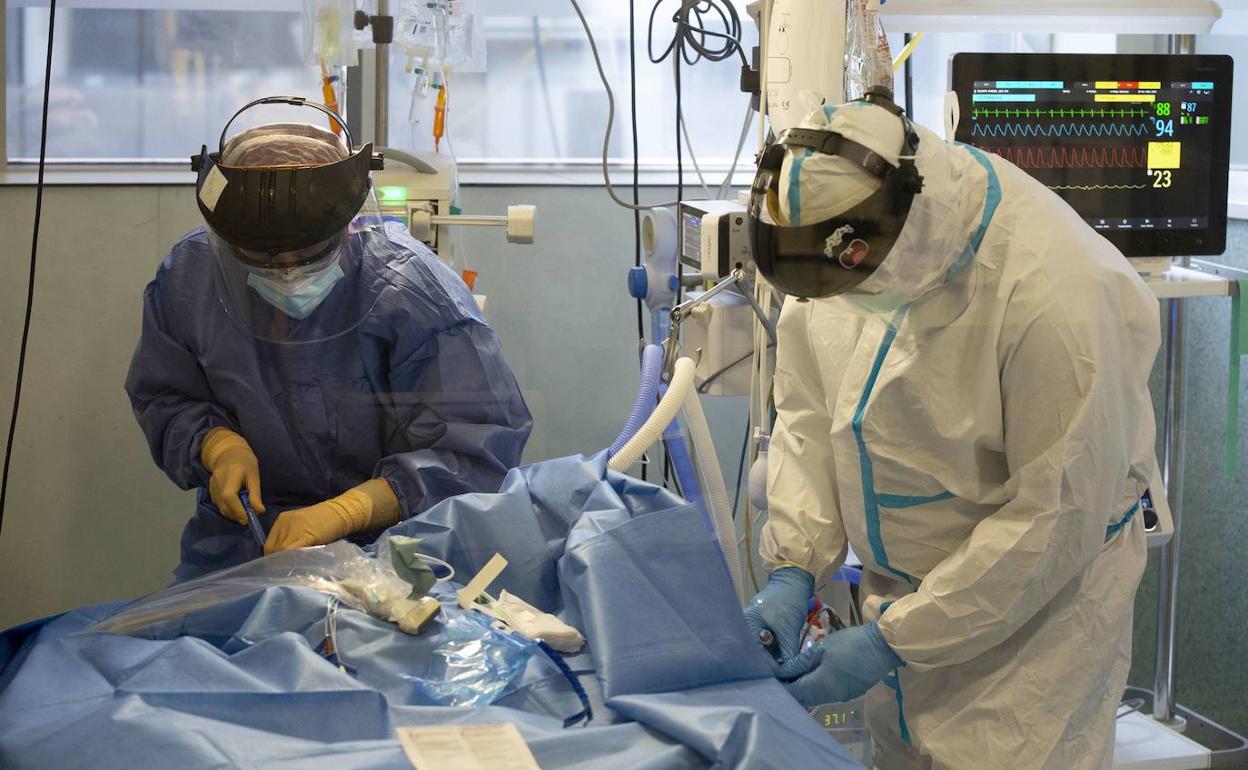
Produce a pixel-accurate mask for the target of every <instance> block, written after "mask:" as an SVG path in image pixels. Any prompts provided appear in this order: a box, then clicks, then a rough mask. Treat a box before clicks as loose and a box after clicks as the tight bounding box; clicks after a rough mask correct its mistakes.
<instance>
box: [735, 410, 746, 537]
mask: <svg viewBox="0 0 1248 770" xmlns="http://www.w3.org/2000/svg"><path fill="white" fill-rule="evenodd" d="M749 449H750V415H749V414H748V413H747V414H746V415H745V437H744V438H743V439H742V440H741V459H740V460H738V461H737V493H736V494H735V495H734V496H733V498H732V520H733V521H736V520H737V503H739V502H741V480H742V479H743V478H745V456H746V454H748V453H749Z"/></svg>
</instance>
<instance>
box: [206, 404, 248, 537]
mask: <svg viewBox="0 0 1248 770" xmlns="http://www.w3.org/2000/svg"><path fill="white" fill-rule="evenodd" d="M199 459H200V462H202V463H203V464H204V467H205V468H207V469H208V472H209V473H210V474H212V478H211V479H209V481H208V496H209V497H211V498H212V502H213V504H214V505H215V506H217V510H218V511H220V512H221V515H222V516H224V517H225V518H227V519H229V520H230V521H233V522H236V523H238V524H241V525H242V526H244V527H245V526H247V512H246V511H245V510H243V501H242V500H240V499H239V497H238V493H239V492H241V491H243V490H246V491H247V495H248V497H250V499H251V505H252V507H253V508H255V510H256V512H257V513H264V501H263V500H261V499H260V462H259V461H258V460H256V454H255V452H253V451H251V445H250V444H248V443H247V439H245V438H243V437H242V436H240V435H238V434H237V433H235V432H234V431H232V430H230V429H229V428H213V429H212V430H210V431H208V434H207V435H206V436H204V440H203V442H202V443H201V444H200V447H199Z"/></svg>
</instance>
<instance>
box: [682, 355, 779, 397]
mask: <svg viewBox="0 0 1248 770" xmlns="http://www.w3.org/2000/svg"><path fill="white" fill-rule="evenodd" d="M767 347H768V349H770V348H774V347H775V345H774V344H769V345H768V346H767ZM753 357H754V351H753V350H751V351H750V352H749V353H746V354H745V355H743V356H741V357H740V358H738V359H737V360H735V361H733V362H732V363H730V364H725V365H724V366H723V367H721V368H720V369H718V370H717V371H714V372H712V373H711V374H708V375H707V377H706V379H705V380H703V381H702V384H701V385H699V386H698V392H699V393H705V392H706V391H707V389H708V388H710V387H711V385H713V384H714V383H715V380H718V379H719V378H720V377H723V376H724V375H725V374H727V373H728V371H729V370H730V369H735V368H736V367H738V366H740V365H741V364H743V363H745V362H746V361H749V360H750V359H751V358H753Z"/></svg>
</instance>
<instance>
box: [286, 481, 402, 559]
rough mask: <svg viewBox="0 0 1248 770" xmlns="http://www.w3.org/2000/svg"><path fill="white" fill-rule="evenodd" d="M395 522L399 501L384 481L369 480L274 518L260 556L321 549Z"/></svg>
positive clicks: (397, 517)
mask: <svg viewBox="0 0 1248 770" xmlns="http://www.w3.org/2000/svg"><path fill="white" fill-rule="evenodd" d="M398 521H399V499H398V497H396V496H395V494H394V490H393V489H391V488H390V484H389V483H388V482H387V481H386V480H385V479H369V480H368V481H365V482H364V483H363V484H360V485H359V486H357V487H354V488H352V489H348V490H347V491H346V492H343V493H342V494H341V495H338V496H337V497H335V498H332V499H330V500H326V501H325V502H323V503H317V504H316V505H311V506H308V507H307V508H295V509H293V510H289V511H286V512H285V513H283V514H281V515H280V516H278V517H277V523H275V524H274V525H273V529H272V530H270V531H269V539H268V540H267V541H265V543H264V553H265V555H266V556H267V555H269V554H271V553H276V552H278V551H285V550H288V549H290V548H302V547H304V546H309V545H324V544H326V543H332V542H334V541H335V540H341V539H342V538H344V537H347V536H348V535H353V534H355V533H356V532H363V531H365V530H369V529H379V528H381V527H388V526H390V525H391V524H396V523H398Z"/></svg>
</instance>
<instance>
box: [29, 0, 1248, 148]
mask: <svg viewBox="0 0 1248 770" xmlns="http://www.w3.org/2000/svg"><path fill="white" fill-rule="evenodd" d="M581 3H582V7H583V8H584V9H585V11H586V13H587V15H588V16H589V19H590V24H591V27H592V28H593V30H594V34H595V36H596V38H597V41H598V47H599V51H600V53H601V55H602V60H603V66H604V68H605V70H606V72H607V76H608V78H609V79H610V80H611V83H612V85H613V86H614V88H615V90H616V115H615V122H614V126H613V131H612V137H611V142H610V145H609V146H608V153H609V155H610V157H611V158H612V160H614V161H628V160H630V159H631V153H632V135H631V130H630V126H629V122H630V116H629V114H628V103H629V88H628V86H629V78H628V73H629V55H628V54H629V51H628V31H629V19H628V5H627V4H626V3H624V2H622V0H581ZM98 4H99V6H100V7H98V8H91V7H87V6H90V5H91V3H90V2H86V1H80V2H76V3H75V4H74V5H73V7H69V8H61V9H58V13H57V37H56V45H55V56H54V65H53V67H54V69H53V89H52V93H51V99H50V106H49V136H48V156H49V158H51V159H53V160H55V161H63V162H71V161H87V162H102V161H104V162H107V161H118V162H130V163H133V162H168V163H182V162H184V159H185V158H186V157H188V156H189V155H190V154H191V153H193V152H195V151H196V150H197V149H198V147H199V145H200V144H204V143H208V144H211V143H212V142H213V141H215V136H216V133H217V132H218V131H219V130H220V127H221V126H222V125H223V124H224V122H225V121H226V120H227V119H228V118H229V117H230V115H231V114H233V112H234V110H235V109H237V108H238V107H239V106H241V105H242V104H244V103H245V102H247V101H249V100H251V99H253V98H256V97H258V96H263V95H269V94H275V93H282V94H298V95H305V96H309V97H313V98H319V96H320V85H319V74H320V70H319V67H317V66H313V65H311V64H309V63H308V62H307V61H306V60H305V58H304V54H303V31H302V25H301V12H300V9H301V3H300V2H299V0H253V1H252V2H235V1H234V0H228V1H226V2H215V3H209V2H207V1H206V0H173V1H172V2H156V1H155V0H99V3H98ZM738 5H739V6H743V5H744V4H743V3H738ZM635 6H636V14H637V16H636V18H635V24H636V29H637V35H638V41H637V63H636V67H637V78H638V81H637V108H638V115H637V122H638V136H639V145H640V146H639V152H640V156H641V160H642V163H643V164H645V165H648V166H651V167H656V168H666V167H671V166H672V165H673V164H674V162H675V156H676V124H675V117H674V109H673V105H674V100H675V89H674V85H673V76H672V67H671V62H670V60H668V61H667V62H665V63H663V64H653V63H651V62H650V61H649V57H648V55H647V52H646V30H647V24H648V22H649V14H650V10H651V8H652V6H653V4H652V3H651V2H649V1H648V0H638V2H636V3H635ZM480 7H481V9H482V10H483V11H484V13H483V23H482V32H483V37H484V41H485V50H486V55H485V62H484V64H485V66H484V68H483V69H482V68H472V67H469V68H465V69H464V70H463V71H456V72H452V73H451V76H450V89H449V90H448V94H449V95H450V105H451V109H450V121H449V129H448V135H449V136H450V140H451V141H450V146H451V147H452V148H453V149H454V151H455V153H456V156H457V157H458V158H459V159H460V160H461V161H466V162H474V161H475V162H485V163H496V164H514V165H532V164H547V163H560V164H583V165H586V166H589V165H592V164H594V163H597V161H598V159H599V157H600V154H601V151H602V141H603V129H604V126H605V123H606V118H607V100H606V97H605V95H604V93H603V91H602V87H601V84H600V82H599V80H598V75H597V72H596V70H595V67H594V62H593V58H592V56H591V54H590V48H589V45H588V44H587V42H586V40H585V35H584V32H583V30H582V29H581V27H580V24H579V22H578V20H577V18H576V16H575V15H574V13H573V12H572V8H571V5H570V3H567V2H566V1H565V0H480ZM210 9H211V10H210ZM47 16H48V14H47V8H46V3H40V2H35V1H34V0H10V2H8V4H7V12H6V18H5V22H6V34H5V104H6V132H7V155H8V157H9V159H10V160H13V161H22V160H29V159H32V158H34V157H36V156H37V154H38V149H39V121H40V107H41V100H42V85H43V65H44V55H45V50H44V45H45V40H46V33H47ZM668 17H670V12H667V13H664V12H663V10H662V8H661V9H660V12H659V13H658V14H657V19H656V24H655V46H656V48H659V49H661V48H663V47H664V45H665V42H664V40H665V36H667V37H670V34H671V24H670V21H668V20H667V18H668ZM743 27H744V36H743V45H744V46H745V47H746V49H747V50H749V49H750V48H752V47H753V46H754V45H755V44H756V43H757V32H756V30H755V29H754V27H753V24H752V23H750V22H748V21H745V22H744V23H743ZM890 37H891V38H893V46H894V50H900V48H901V36H900V35H893V36H890ZM1064 37H1068V38H1069V39H1066V40H1063V39H1062V38H1064ZM1117 40H1118V42H1116V39H1115V37H1114V36H1112V35H1111V36H1051V35H969V34H968V35H951V34H941V35H929V36H927V38H926V39H925V40H924V41H923V43H922V44H921V45H920V46H919V48H918V49H917V50H916V52H915V57H914V88H913V91H914V94H915V109H916V117H917V120H918V121H919V122H920V123H923V124H925V125H928V126H929V127H932V128H933V129H935V130H938V131H939V128H940V125H941V120H940V111H941V103H942V101H943V94H944V91H945V78H946V77H947V74H946V73H947V71H948V65H947V62H948V57H949V56H950V55H951V54H952V53H954V52H956V51H1019V52H1025V51H1048V50H1061V49H1063V47H1065V48H1066V49H1067V50H1086V51H1106V50H1108V51H1112V50H1115V49H1116V47H1118V46H1120V45H1121V40H1122V38H1121V37H1120V38H1118V39H1117ZM1230 40H1234V38H1231V39H1230ZM1150 44H1151V43H1150ZM407 65H408V62H407V61H406V57H405V56H404V55H403V53H402V52H401V51H398V50H396V51H395V52H394V53H393V55H392V61H391V97H390V105H391V109H390V143H391V144H394V145H397V146H399V147H404V148H410V149H427V148H429V147H430V146H431V144H432V138H431V132H430V127H431V123H432V120H431V118H430V116H429V112H428V110H429V109H430V107H431V104H432V103H431V102H430V103H428V104H426V105H425V107H424V112H423V114H422V113H421V110H419V109H418V110H417V111H416V112H417V113H418V114H422V117H421V120H420V121H419V122H417V123H415V124H413V123H411V122H409V116H410V114H411V113H410V111H409V106H410V105H411V102H412V95H411V91H412V85H413V83H414V82H415V81H414V76H413V75H411V74H409V73H408V72H405V71H404V70H405V69H406V67H407ZM739 67H740V65H739V61H738V60H737V59H736V58H735V57H733V58H731V59H729V60H726V61H722V62H711V61H702V62H699V63H698V64H696V65H694V66H684V67H682V88H681V92H682V93H681V96H682V105H683V110H684V115H685V121H686V126H687V129H688V134H689V137H690V138H691V139H692V143H693V157H694V158H696V159H697V161H698V162H699V163H701V164H702V166H703V168H704V170H708V171H712V172H714V171H720V170H722V169H723V168H726V167H727V165H728V163H729V162H730V160H731V158H732V156H733V152H734V150H735V149H736V146H737V142H738V139H739V137H740V135H741V132H742V129H743V123H744V122H745V121H746V119H747V117H748V115H747V109H746V104H747V98H746V96H745V95H744V94H742V93H740V91H739V89H738V79H739V74H740V70H739ZM900 85H901V82H900V79H899V80H898V86H899V89H898V90H899V91H900ZM899 98H900V94H899ZM1239 102H1240V103H1241V105H1242V106H1244V108H1245V109H1248V99H1244V100H1239ZM751 126H752V123H751ZM755 130H756V128H753V127H751V129H750V134H749V136H748V137H747V140H746V148H745V153H744V155H743V163H744V164H745V165H748V164H749V159H750V156H751V155H752V152H753V149H754V146H755V143H756V134H755V133H754V131H755ZM1237 152H1238V153H1239V154H1242V155H1244V156H1246V157H1248V147H1244V148H1238V149H1237ZM683 155H684V161H685V164H686V169H688V170H690V171H692V165H693V158H691V157H690V153H689V151H688V148H687V147H686V148H684V150H683ZM1236 157H1237V159H1238V158H1239V155H1237V156H1236Z"/></svg>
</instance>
